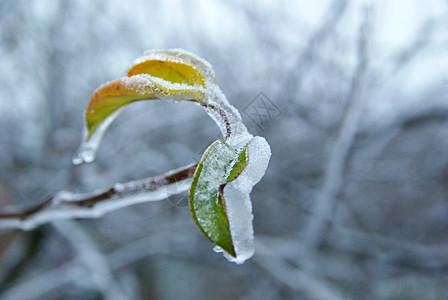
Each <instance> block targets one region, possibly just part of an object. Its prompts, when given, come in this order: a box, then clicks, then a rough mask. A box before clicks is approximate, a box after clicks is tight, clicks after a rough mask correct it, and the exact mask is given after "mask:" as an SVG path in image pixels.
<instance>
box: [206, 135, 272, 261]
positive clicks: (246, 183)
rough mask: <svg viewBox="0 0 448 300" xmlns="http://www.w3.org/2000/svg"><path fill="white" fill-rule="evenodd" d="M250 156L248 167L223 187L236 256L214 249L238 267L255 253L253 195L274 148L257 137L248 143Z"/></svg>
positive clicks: (217, 248)
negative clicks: (251, 195) (253, 190)
mask: <svg viewBox="0 0 448 300" xmlns="http://www.w3.org/2000/svg"><path fill="white" fill-rule="evenodd" d="M248 153H249V158H248V159H249V160H248V165H247V167H246V168H245V169H244V170H243V172H242V173H241V174H240V175H239V176H238V177H237V178H236V179H235V180H234V181H232V182H230V183H228V184H227V185H226V186H225V188H224V200H225V202H226V213H227V218H228V219H229V226H230V234H231V236H232V241H233V246H234V248H235V253H236V257H233V256H231V255H230V254H228V253H226V252H225V251H223V250H222V249H220V248H219V247H215V249H214V250H215V252H224V256H225V257H226V258H227V260H229V261H231V262H235V263H237V264H242V263H244V262H245V261H246V260H248V259H249V258H251V257H252V256H253V254H254V230H253V226H252V220H253V215H252V202H251V201H250V192H251V191H252V188H253V186H254V185H255V184H257V183H258V182H259V181H260V179H261V178H262V177H263V175H264V173H265V172H266V169H267V167H268V164H269V159H270V157H271V148H270V147H269V144H268V143H267V142H266V140H265V139H264V138H262V137H259V136H256V137H254V138H253V139H252V140H250V142H249V147H248Z"/></svg>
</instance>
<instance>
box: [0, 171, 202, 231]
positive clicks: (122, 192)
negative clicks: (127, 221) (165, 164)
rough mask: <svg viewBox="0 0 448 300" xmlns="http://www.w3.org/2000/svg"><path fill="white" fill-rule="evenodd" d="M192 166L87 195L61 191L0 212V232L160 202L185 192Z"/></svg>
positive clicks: (30, 227)
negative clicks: (37, 201) (35, 202)
mask: <svg viewBox="0 0 448 300" xmlns="http://www.w3.org/2000/svg"><path fill="white" fill-rule="evenodd" d="M195 169H196V165H188V166H186V167H183V168H179V169H176V170H173V171H170V172H167V173H165V174H163V175H160V176H155V177H149V178H145V179H141V180H136V181H130V182H126V183H116V184H114V185H113V186H112V187H110V188H108V189H102V190H97V191H94V192H91V193H82V194H81V193H79V194H78V193H71V192H66V191H61V192H58V193H56V194H55V195H54V196H51V197H49V198H48V199H47V200H45V201H43V202H41V203H38V204H36V205H34V206H32V207H28V208H24V209H14V210H6V209H4V210H1V211H0V229H5V228H19V229H22V230H31V229H33V228H35V227H37V226H39V225H41V224H44V223H48V222H52V221H55V220H60V219H72V218H97V217H100V216H102V215H104V214H105V213H107V212H110V211H113V210H117V209H120V208H122V207H127V206H130V205H134V204H138V203H144V202H150V201H158V200H163V199H166V198H167V197H169V196H170V195H174V194H178V193H181V192H184V191H186V190H188V188H189V186H190V181H191V180H190V179H191V177H192V176H193V173H194V171H195Z"/></svg>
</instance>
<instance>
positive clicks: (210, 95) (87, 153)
mask: <svg viewBox="0 0 448 300" xmlns="http://www.w3.org/2000/svg"><path fill="white" fill-rule="evenodd" d="M162 54H163V56H162ZM157 55H160V56H161V57H163V58H161V59H165V60H166V59H168V58H166V55H171V56H173V57H179V58H182V59H184V60H188V61H189V62H190V63H192V64H194V65H196V66H197V67H198V68H199V69H200V71H201V72H202V73H203V74H204V76H205V85H206V88H205V89H204V88H203V87H202V86H197V85H194V86H190V85H187V84H179V83H172V82H169V81H166V80H164V79H161V78H157V77H154V76H151V75H148V74H139V75H133V76H131V77H122V78H120V79H119V82H120V83H122V84H123V86H124V87H125V88H127V89H131V90H132V91H134V92H135V94H138V95H140V96H141V95H145V94H149V93H152V95H153V96H155V98H158V99H165V100H173V101H187V100H190V101H191V100H194V101H196V102H197V103H199V104H200V105H201V106H202V107H203V108H204V110H205V111H206V112H207V114H208V115H209V116H210V117H211V118H212V119H213V120H214V121H215V123H216V124H217V125H218V127H219V129H220V130H221V133H222V135H223V136H224V137H227V138H228V143H229V144H231V145H232V146H234V147H235V148H239V147H241V146H243V145H245V144H247V142H248V141H249V140H250V139H251V138H252V135H250V134H249V133H248V131H247V128H246V126H245V125H244V124H243V122H242V119H241V115H240V114H239V112H238V110H236V109H235V107H233V106H232V105H231V104H230V103H229V102H228V101H227V99H226V97H225V95H224V94H223V93H222V91H221V90H220V88H219V87H218V86H217V85H216V80H215V74H214V72H213V69H212V68H211V66H210V64H209V63H208V62H207V61H205V60H204V59H202V58H200V57H198V56H196V55H194V54H192V53H190V52H187V51H184V50H181V49H168V50H151V51H148V52H146V53H145V54H144V55H143V56H142V57H140V58H138V59H137V60H136V61H135V62H134V65H135V64H138V63H140V62H142V61H144V60H145V59H147V58H148V57H149V56H151V57H157ZM149 98H150V97H149V96H148V99H149ZM152 98H154V97H152ZM138 100H142V97H140V98H139V99H138ZM120 111H121V110H117V111H115V112H114V113H113V114H111V115H110V116H109V117H107V118H106V119H105V120H104V121H103V122H102V123H101V124H100V125H99V126H98V128H97V129H96V131H95V132H94V133H93V134H92V135H91V136H90V138H89V137H88V134H86V133H87V132H88V131H87V129H86V128H84V136H83V141H82V142H81V145H80V147H79V148H78V151H77V153H76V154H75V155H74V157H73V159H72V161H73V163H74V164H81V163H89V162H92V161H93V160H94V159H95V155H96V151H97V150H98V148H99V145H100V143H101V140H102V138H103V136H104V133H105V131H106V130H107V128H108V127H109V125H110V124H111V123H112V122H113V120H115V118H116V117H117V116H118V115H119V113H120Z"/></svg>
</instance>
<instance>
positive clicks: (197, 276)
mask: <svg viewBox="0 0 448 300" xmlns="http://www.w3.org/2000/svg"><path fill="white" fill-rule="evenodd" d="M155 48H184V49H186V50H189V51H192V52H194V53H196V54H198V55H199V56H201V57H203V58H205V59H206V60H208V61H209V62H210V63H211V64H212V66H213V67H214V69H215V72H216V76H217V81H218V84H219V86H220V87H221V89H222V90H223V91H224V93H225V94H226V95H227V98H228V99H229V101H230V102H231V103H232V104H233V105H234V106H236V107H237V108H238V109H239V110H240V112H241V113H242V116H243V119H244V121H245V122H246V124H247V125H248V127H249V128H250V131H251V132H252V133H254V134H257V135H261V136H264V137H266V139H267V140H268V141H269V142H270V144H271V147H272V153H273V155H272V159H271V162H270V166H269V169H268V171H267V173H266V176H265V177H264V178H263V179H262V181H261V182H260V183H259V184H258V185H257V186H255V189H254V191H253V193H252V200H253V206H254V215H255V219H254V227H255V235H256V254H255V256H254V258H253V259H252V260H250V261H248V262H246V263H245V264H244V265H241V266H237V265H235V264H232V263H229V262H227V261H226V260H225V259H224V258H223V257H222V255H221V254H215V253H213V251H212V244H211V243H210V242H209V241H208V240H207V239H206V238H205V237H204V236H203V235H202V234H201V232H200V231H199V230H198V229H197V228H196V226H195V224H194V222H193V220H192V218H191V216H190V212H189V210H188V208H187V207H186V205H187V203H186V201H185V200H186V199H185V194H183V195H177V196H172V197H170V198H169V199H168V201H160V202H153V203H146V204H140V205H136V206H132V207H128V208H125V209H121V210H118V211H115V212H113V213H109V214H107V215H105V216H104V217H102V218H99V219H91V220H79V221H76V222H71V223H58V224H56V225H54V224H48V225H45V226H42V227H40V228H39V229H37V230H34V231H32V232H16V231H13V232H11V231H9V232H1V233H0V234H1V236H0V299H13V300H15V299H331V298H334V299H448V52H447V50H448V1H443V0H431V1H418V0H413V1H409V0H397V1H386V0H383V1H348V0H347V1H344V0H320V1H286V0H283V1H264V2H258V1H240V0H232V1H223V0H213V1H199V0H196V1H176V0H169V1H148V0H133V1H105V0H92V1H75V0H73V1H52V0H36V1H26V0H2V1H0V66H1V67H0V201H1V203H2V205H12V204H13V205H19V206H21V205H27V204H32V203H37V202H39V201H42V200H43V199H45V198H46V197H47V196H49V195H52V194H54V193H55V192H57V191H60V190H70V191H78V192H82V191H92V190H94V189H97V188H101V187H107V186H109V185H111V184H113V183H115V182H123V181H127V180H132V179H138V178H142V177H148V176H153V175H157V174H161V173H163V172H165V171H168V170H170V169H173V168H177V167H180V166H183V165H186V164H189V163H191V162H195V161H197V160H198V159H199V157H200V156H201V153H202V152H203V150H204V147H206V146H208V145H209V144H210V143H211V142H212V141H214V140H216V139H217V137H218V135H219V130H218V127H217V126H216V125H215V124H214V123H213V121H212V120H211V119H210V118H209V117H208V116H207V115H206V114H205V113H204V112H203V110H202V109H201V108H200V107H197V106H195V105H192V104H191V103H178V104H175V103H169V102H154V101H147V102H141V103H136V104H133V105H131V106H129V107H128V108H126V110H125V112H124V113H123V114H122V115H121V116H120V117H119V119H118V120H117V121H116V122H115V123H114V124H113V125H112V127H111V128H110V130H109V132H108V133H107V135H106V137H105V140H104V142H103V144H102V146H101V148H100V150H99V153H98V156H97V159H96V161H95V162H94V163H92V164H89V165H81V166H74V165H72V164H71V157H72V154H73V153H74V152H75V150H76V148H77V146H78V144H79V142H80V140H81V131H82V114H83V111H84V108H85V106H86V104H87V101H88V99H89V98H90V95H91V94H92V92H93V91H94V90H95V88H96V87H98V86H99V85H100V84H102V83H104V82H105V81H108V80H112V79H116V78H118V77H119V76H121V75H122V74H123V73H124V71H125V70H126V67H127V66H128V65H129V64H130V63H131V62H132V61H133V60H134V59H135V58H136V57H138V56H139V55H140V54H142V52H143V51H144V50H147V49H155Z"/></svg>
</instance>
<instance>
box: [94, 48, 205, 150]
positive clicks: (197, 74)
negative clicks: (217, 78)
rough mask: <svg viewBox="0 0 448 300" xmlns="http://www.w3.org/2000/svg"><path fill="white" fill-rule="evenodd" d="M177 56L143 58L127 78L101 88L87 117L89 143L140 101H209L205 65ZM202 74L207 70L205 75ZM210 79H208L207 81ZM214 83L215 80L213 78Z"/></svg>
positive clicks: (130, 70) (156, 55) (166, 55)
mask: <svg viewBox="0 0 448 300" xmlns="http://www.w3.org/2000/svg"><path fill="white" fill-rule="evenodd" d="M182 55H183V58H182V57H178V56H176V54H175V52H172V53H169V52H168V53H164V52H160V53H157V52H150V53H147V54H145V55H144V56H142V57H141V58H139V59H138V60H137V61H136V62H135V63H134V65H133V66H132V67H131V68H130V69H129V71H128V72H127V76H125V77H122V78H119V79H117V80H114V81H110V82H108V83H106V84H104V85H102V86H100V87H99V88H98V89H97V90H96V91H95V92H94V93H93V95H92V97H91V99H90V101H89V104H88V107H87V110H86V114H85V123H86V127H87V137H86V141H88V140H89V139H90V138H91V137H92V135H93V134H94V133H95V131H96V130H97V129H98V127H99V126H100V125H101V123H103V122H104V121H105V120H106V118H107V117H109V116H110V115H112V114H113V113H114V112H116V111H117V110H118V109H119V108H120V107H122V106H124V105H126V104H128V103H131V102H134V101H139V100H151V99H167V100H175V101H196V102H201V101H202V100H203V99H204V98H205V94H204V89H205V87H206V78H210V74H209V72H208V70H207V69H206V67H207V66H206V65H205V64H203V63H202V64H200V65H199V66H197V65H195V64H194V63H193V62H194V61H195V59H196V58H195V57H193V56H191V58H192V59H193V62H192V61H190V60H189V59H188V58H189V56H188V53H187V54H186V53H182ZM202 70H207V74H203V72H202ZM206 76H208V77H206ZM213 79H214V78H213Z"/></svg>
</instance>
